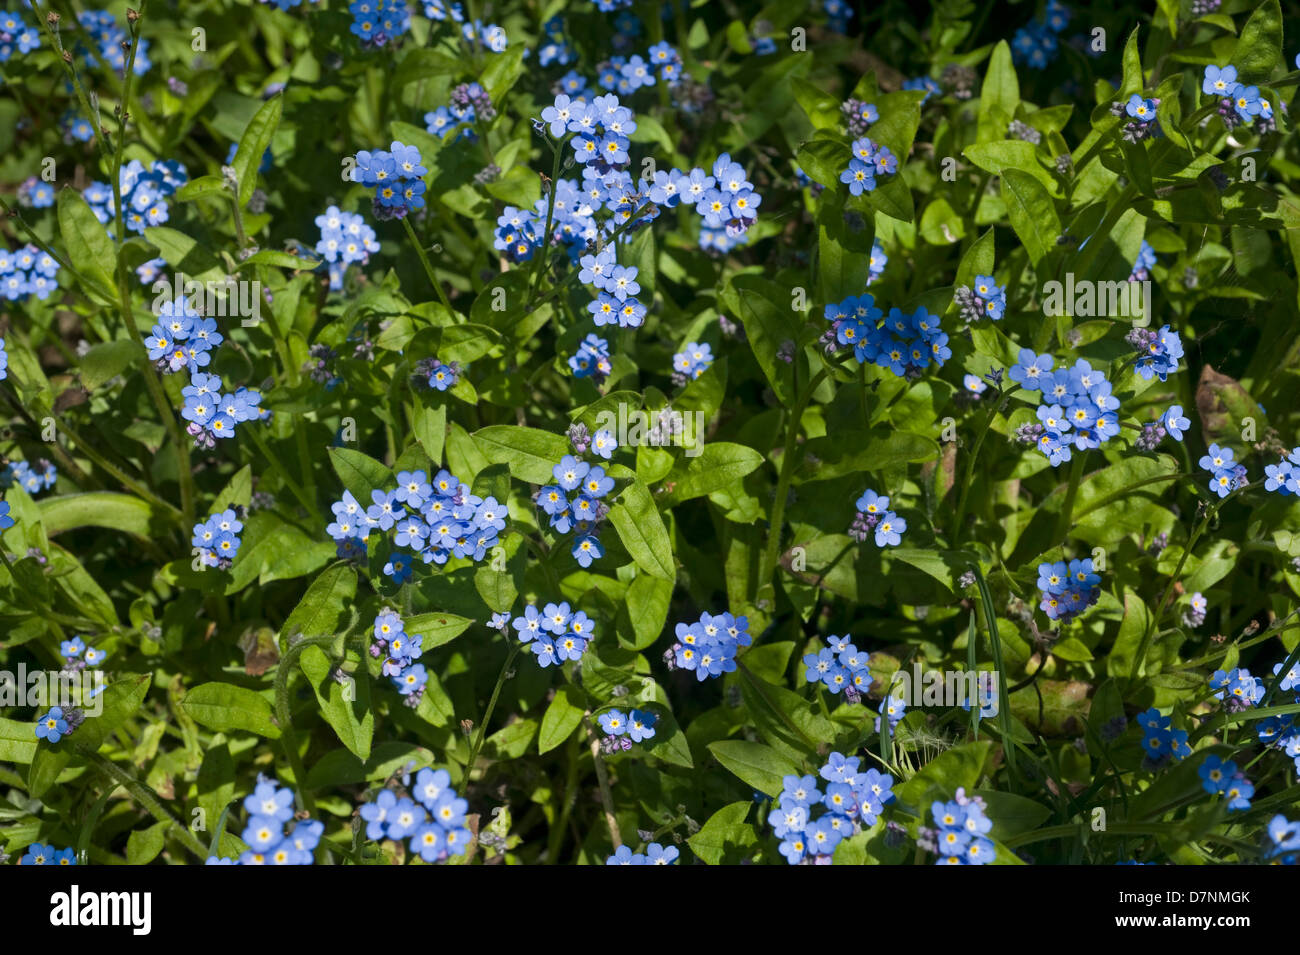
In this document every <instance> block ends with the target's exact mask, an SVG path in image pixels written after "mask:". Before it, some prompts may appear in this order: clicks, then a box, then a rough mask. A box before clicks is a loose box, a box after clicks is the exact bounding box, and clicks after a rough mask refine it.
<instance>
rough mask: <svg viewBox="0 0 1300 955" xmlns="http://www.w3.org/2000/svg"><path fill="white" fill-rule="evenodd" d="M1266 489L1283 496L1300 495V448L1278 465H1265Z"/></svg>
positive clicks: (1291, 452)
mask: <svg viewBox="0 0 1300 955" xmlns="http://www.w3.org/2000/svg"><path fill="white" fill-rule="evenodd" d="M1264 474H1265V475H1266V477H1267V480H1266V481H1265V482H1264V489H1265V490H1267V491H1277V492H1279V493H1281V494H1300V447H1298V448H1292V449H1291V451H1290V453H1288V454H1287V456H1286V457H1284V458H1283V459H1282V460H1281V461H1279V462H1278V463H1277V464H1266V465H1264Z"/></svg>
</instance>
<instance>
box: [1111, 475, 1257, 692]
mask: <svg viewBox="0 0 1300 955" xmlns="http://www.w3.org/2000/svg"><path fill="white" fill-rule="evenodd" d="M1248 487H1250V484H1243V485H1242V486H1241V487H1239V488H1235V489H1234V490H1232V491H1231V492H1229V493H1228V495H1227V496H1226V497H1223V498H1221V499H1220V500H1219V501H1218V503H1216V504H1212V505H1210V506H1209V507H1207V508H1206V509H1205V513H1203V514H1202V515H1201V519H1200V520H1199V521H1197V522H1196V527H1195V528H1193V530H1192V535H1191V537H1189V538H1188V540H1187V546H1186V547H1184V548H1183V552H1182V554H1181V555H1180V556H1179V558H1178V565H1177V566H1176V567H1175V568H1174V572H1173V574H1171V575H1170V577H1169V582H1168V583H1167V584H1165V591H1164V593H1163V594H1161V595H1160V603H1159V604H1158V605H1157V606H1156V611H1155V613H1153V614H1151V616H1150V619H1148V621H1147V625H1146V630H1145V631H1144V632H1143V634H1142V643H1141V644H1139V646H1138V652H1137V653H1136V654H1134V656H1133V665H1132V667H1131V668H1130V669H1129V675H1128V678H1129V682H1133V681H1135V680H1136V679H1137V678H1138V672H1139V671H1140V670H1141V669H1142V664H1143V663H1145V662H1146V656H1147V651H1148V650H1150V648H1151V638H1152V636H1153V635H1154V634H1155V631H1156V627H1157V626H1159V623H1160V618H1161V617H1163V616H1164V613H1165V606H1166V605H1167V604H1168V603H1169V597H1170V595H1171V594H1172V593H1173V591H1174V585H1175V584H1177V583H1178V578H1179V576H1180V575H1181V574H1182V572H1183V565H1184V564H1186V563H1187V557H1188V555H1190V554H1191V552H1192V550H1193V549H1194V548H1195V547H1196V542H1197V541H1198V540H1200V539H1201V534H1202V533H1203V532H1204V531H1205V528H1206V527H1208V526H1209V524H1210V521H1211V520H1212V519H1213V518H1214V516H1215V515H1216V514H1218V513H1219V508H1221V507H1223V505H1224V504H1227V503H1228V502H1229V501H1230V500H1232V498H1233V497H1235V496H1236V495H1237V493H1238V492H1239V491H1244V490H1246V489H1247V488H1248Z"/></svg>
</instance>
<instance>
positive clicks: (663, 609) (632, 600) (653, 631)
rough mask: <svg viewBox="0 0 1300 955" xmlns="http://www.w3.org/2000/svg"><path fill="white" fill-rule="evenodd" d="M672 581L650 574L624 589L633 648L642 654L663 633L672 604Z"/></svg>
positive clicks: (633, 580)
mask: <svg viewBox="0 0 1300 955" xmlns="http://www.w3.org/2000/svg"><path fill="white" fill-rule="evenodd" d="M672 597H673V584H672V582H671V581H668V580H663V579H661V578H659V577H652V576H651V575H649V574H637V575H636V576H635V577H633V578H632V583H630V584H628V588H627V596H626V598H625V599H626V600H627V613H628V617H629V618H630V621H631V624H632V632H633V634H634V635H635V639H634V640H633V641H632V648H633V649H635V650H644V649H645V648H646V647H648V646H650V645H651V644H652V643H654V642H655V641H656V640H658V639H659V635H660V634H662V633H663V631H664V624H666V623H667V622H668V608H669V606H670V605H671V604H672Z"/></svg>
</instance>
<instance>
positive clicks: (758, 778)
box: [709, 739, 799, 796]
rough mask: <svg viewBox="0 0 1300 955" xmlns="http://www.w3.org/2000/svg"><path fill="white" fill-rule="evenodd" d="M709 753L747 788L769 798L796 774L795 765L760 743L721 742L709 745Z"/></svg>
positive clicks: (745, 741) (729, 740) (776, 793)
mask: <svg viewBox="0 0 1300 955" xmlns="http://www.w3.org/2000/svg"><path fill="white" fill-rule="evenodd" d="M709 752H711V753H712V754H713V755H714V758H716V759H717V761H718V762H720V763H721V764H722V765H723V766H725V767H726V768H727V769H729V770H730V771H731V772H732V773H734V774H735V775H736V776H738V777H739V778H740V779H741V781H742V782H744V783H745V784H746V785H748V786H752V787H753V788H754V789H756V790H758V791H759V792H761V793H766V794H767V795H769V796H776V795H778V794H779V793H780V792H781V790H782V789H783V788H784V787H785V781H784V777H786V776H790V775H797V774H798V773H799V768H798V767H797V766H795V764H794V763H792V762H791V761H790V760H789V759H787V758H786V757H784V756H782V755H781V754H780V753H778V752H777V751H776V750H774V749H773V748H772V747H770V746H764V745H763V744H762V743H751V742H749V741H747V740H739V739H724V740H719V741H718V742H716V743H710V744H709Z"/></svg>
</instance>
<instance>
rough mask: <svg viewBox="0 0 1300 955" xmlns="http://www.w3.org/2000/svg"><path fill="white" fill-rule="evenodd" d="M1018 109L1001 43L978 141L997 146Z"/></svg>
mask: <svg viewBox="0 0 1300 955" xmlns="http://www.w3.org/2000/svg"><path fill="white" fill-rule="evenodd" d="M1019 105H1020V81H1019V80H1018V79H1016V68H1015V66H1014V65H1012V62H1011V47H1010V46H1008V45H1007V41H1006V40H999V41H998V45H997V46H995V47H994V48H993V54H992V55H991V56H990V57H989V67H988V69H987V70H986V71H985V73H984V83H983V85H981V86H980V110H979V134H978V140H977V141H978V142H981V143H987V142H995V141H998V140H1001V139H1002V138H1003V137H1004V136H1006V134H1007V126H1008V125H1009V124H1010V122H1011V120H1013V119H1015V116H1016V107H1017V106H1019ZM982 274H987V273H982Z"/></svg>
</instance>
